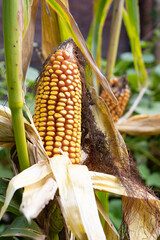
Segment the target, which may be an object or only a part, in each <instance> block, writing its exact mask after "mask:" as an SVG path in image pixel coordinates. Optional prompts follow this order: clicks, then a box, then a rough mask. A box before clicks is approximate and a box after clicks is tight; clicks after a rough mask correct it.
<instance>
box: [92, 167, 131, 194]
mask: <svg viewBox="0 0 160 240" xmlns="http://www.w3.org/2000/svg"><path fill="white" fill-rule="evenodd" d="M89 173H90V176H91V180H92V185H93V188H94V189H95V190H98V191H103V192H111V193H115V194H118V195H124V196H127V193H126V190H125V188H124V186H123V185H122V183H121V182H120V180H119V179H118V178H117V177H115V176H113V175H110V174H104V173H98V172H93V171H90V172H89Z"/></svg>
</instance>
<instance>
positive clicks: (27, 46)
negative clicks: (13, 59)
mask: <svg viewBox="0 0 160 240" xmlns="http://www.w3.org/2000/svg"><path fill="white" fill-rule="evenodd" d="M37 7H38V0H33V1H31V6H30V8H29V11H30V12H29V24H28V27H27V30H26V31H25V34H24V37H23V41H22V69H23V78H24V80H25V77H26V73H27V69H28V66H29V64H30V61H31V57H32V52H33V40H34V33H35V20H36V13H37Z"/></svg>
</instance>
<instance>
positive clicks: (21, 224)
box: [0, 216, 44, 239]
mask: <svg viewBox="0 0 160 240" xmlns="http://www.w3.org/2000/svg"><path fill="white" fill-rule="evenodd" d="M0 236H1V237H10V236H20V237H28V238H29V239H38V238H39V239H44V238H42V237H43V236H44V235H43V234H42V232H41V230H40V228H39V227H38V225H37V224H36V223H35V222H34V221H33V220H32V221H31V223H28V222H27V220H26V218H25V217H24V216H20V217H17V218H16V219H15V220H14V221H13V223H12V224H11V225H10V226H9V227H8V228H7V229H6V230H5V231H4V232H3V233H2V234H1V235H0Z"/></svg>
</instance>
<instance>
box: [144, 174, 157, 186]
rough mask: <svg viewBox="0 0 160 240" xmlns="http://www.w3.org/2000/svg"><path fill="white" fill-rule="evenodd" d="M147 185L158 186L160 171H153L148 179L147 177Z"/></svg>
mask: <svg viewBox="0 0 160 240" xmlns="http://www.w3.org/2000/svg"><path fill="white" fill-rule="evenodd" d="M146 183H147V185H148V186H155V187H158V188H159V187H160V173H159V172H154V173H153V174H151V175H150V176H149V177H148V179H147V182H146Z"/></svg>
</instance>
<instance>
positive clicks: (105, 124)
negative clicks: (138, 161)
mask: <svg viewBox="0 0 160 240" xmlns="http://www.w3.org/2000/svg"><path fill="white" fill-rule="evenodd" d="M92 98H93V101H94V103H95V105H93V107H92V112H93V114H94V117H95V120H96V122H97V125H98V127H99V128H100V129H101V130H102V132H103V133H105V135H106V139H107V142H108V143H109V146H106V147H107V148H108V150H109V152H110V156H111V158H112V159H113V161H114V164H115V165H116V166H118V167H120V168H121V167H122V166H121V165H120V161H123V160H124V161H125V164H127V162H128V159H129V156H128V151H127V148H126V145H125V143H124V140H123V138H122V136H121V135H120V133H119V132H118V130H117V129H116V127H115V125H114V122H113V120H112V117H111V114H110V112H109V110H108V107H107V105H106V104H105V102H104V101H103V99H102V98H101V97H98V96H97V94H96V91H95V90H94V89H92Z"/></svg>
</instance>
